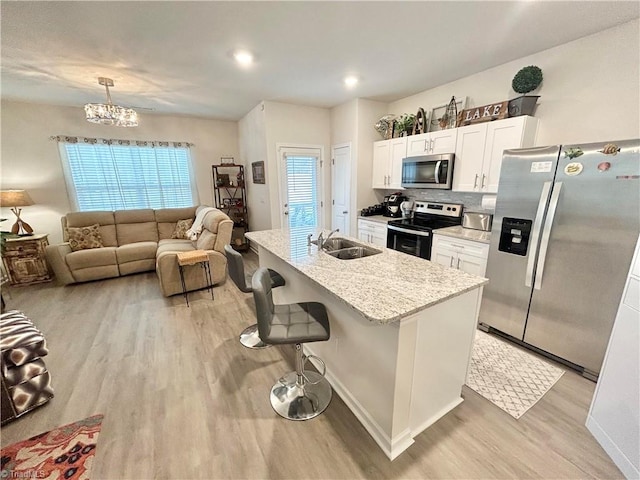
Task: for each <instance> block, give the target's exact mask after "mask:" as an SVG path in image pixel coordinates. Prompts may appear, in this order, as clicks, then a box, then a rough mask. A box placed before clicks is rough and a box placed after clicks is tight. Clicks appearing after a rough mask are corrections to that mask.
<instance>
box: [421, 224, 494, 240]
mask: <svg viewBox="0 0 640 480" xmlns="http://www.w3.org/2000/svg"><path fill="white" fill-rule="evenodd" d="M433 233H434V234H435V233H437V234H438V235H446V236H447V237H455V238H462V239H463V240H471V241H473V242H480V243H491V232H482V231H480V230H472V229H470V228H462V227H461V226H460V225H456V226H455V227H447V228H438V229H437V230H434V231H433Z"/></svg>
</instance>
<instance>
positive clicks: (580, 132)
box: [389, 20, 640, 145]
mask: <svg viewBox="0 0 640 480" xmlns="http://www.w3.org/2000/svg"><path fill="white" fill-rule="evenodd" d="M639 31H640V20H635V21H632V22H629V23H626V24H623V25H620V26H618V27H615V28H611V29H608V30H604V31H602V32H599V33H597V34H594V35H590V36H588V37H584V38H581V39H579V40H576V41H573V42H570V43H566V44H564V45H560V46H558V47H554V48H551V49H549V50H545V51H543V52H540V53H537V54H535V55H530V56H528V57H524V58H521V59H518V60H515V61H513V62H509V63H506V64H504V65H500V66H498V67H495V68H492V69H490V70H486V71H484V72H480V73H478V74H475V75H472V76H470V77H465V78H462V79H460V80H456V81H454V82H451V83H448V84H446V85H441V86H439V87H437V88H433V89H431V90H427V91H424V92H422V93H419V94H417V95H413V96H411V97H407V98H403V99H401V100H398V101H396V102H393V103H391V104H390V105H389V112H391V113H395V114H401V113H405V112H407V113H415V112H416V111H417V110H418V108H419V107H423V108H424V109H425V110H426V111H428V110H429V109H430V108H433V107H434V106H436V105H439V104H442V103H446V102H448V101H449V100H450V99H451V95H456V96H464V95H466V96H468V97H469V98H468V100H469V102H468V107H471V106H481V105H486V104H489V103H492V102H498V101H502V100H507V99H509V98H514V97H516V96H517V95H518V94H516V93H515V92H513V91H512V90H511V80H512V79H513V76H514V75H515V74H516V72H518V70H520V69H521V68H522V67H525V66H527V65H537V66H539V67H540V68H541V69H542V73H543V75H544V80H543V83H542V86H541V87H540V88H539V90H538V93H536V94H538V95H540V96H541V97H540V98H539V99H538V107H537V110H536V112H535V116H536V117H537V118H539V119H540V128H539V131H538V138H537V142H536V143H537V144H538V145H551V144H556V143H584V142H597V141H607V140H622V139H629V138H637V137H638V136H640V111H639V108H640V83H639V81H638V79H639V78H640V71H639V68H640V65H639V59H640V34H639Z"/></svg>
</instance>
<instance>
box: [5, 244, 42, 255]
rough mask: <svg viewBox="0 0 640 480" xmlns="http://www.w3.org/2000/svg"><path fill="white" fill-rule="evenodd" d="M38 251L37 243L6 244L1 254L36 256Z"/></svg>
mask: <svg viewBox="0 0 640 480" xmlns="http://www.w3.org/2000/svg"><path fill="white" fill-rule="evenodd" d="M39 253H40V249H39V248H38V246H37V245H7V246H5V248H4V250H3V251H2V255H4V256H5V257H12V256H20V257H22V256H30V257H32V256H34V255H35V256H37V255H39Z"/></svg>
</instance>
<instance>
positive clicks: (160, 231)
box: [46, 206, 233, 297]
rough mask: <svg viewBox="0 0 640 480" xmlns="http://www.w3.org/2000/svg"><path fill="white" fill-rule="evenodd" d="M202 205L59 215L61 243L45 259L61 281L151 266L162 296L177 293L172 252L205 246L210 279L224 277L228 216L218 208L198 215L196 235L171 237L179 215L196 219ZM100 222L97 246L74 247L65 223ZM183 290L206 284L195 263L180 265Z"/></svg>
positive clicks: (177, 276)
mask: <svg viewBox="0 0 640 480" xmlns="http://www.w3.org/2000/svg"><path fill="white" fill-rule="evenodd" d="M202 208H208V207H205V206H199V207H188V208H165V209H158V210H152V209H142V210H120V211H115V212H73V213H68V214H67V215H65V216H64V217H62V231H63V238H64V240H65V243H62V244H59V245H49V246H48V247H47V249H46V255H47V260H48V261H49V265H50V266H51V268H52V270H53V272H54V273H55V275H56V277H57V278H58V280H59V281H60V282H62V283H63V284H65V285H68V284H71V283H77V282H87V281H90V280H99V279H103V278H110V277H118V276H121V275H129V274H132V273H138V272H148V271H152V270H154V269H155V270H156V273H157V274H158V279H159V280H160V288H161V290H162V293H163V294H164V295H165V296H167V297H168V296H170V295H175V294H176V293H182V284H181V282H180V271H179V269H178V261H177V257H176V255H177V253H178V252H185V251H190V250H206V251H207V254H208V256H209V265H210V269H211V279H212V282H213V283H214V284H216V283H220V282H222V281H223V280H224V279H225V278H226V269H227V257H226V256H225V254H224V245H226V244H228V243H229V242H230V241H231V232H232V229H233V221H232V220H231V219H230V218H229V217H228V216H227V215H226V214H225V213H223V212H221V211H220V210H217V209H213V210H211V211H209V212H208V213H207V214H206V216H205V217H204V220H203V229H202V233H200V235H199V236H198V239H197V240H194V241H192V240H186V239H178V238H171V236H172V234H173V233H174V230H175V227H176V223H177V222H178V221H179V220H185V219H189V218H195V216H196V214H197V213H198V212H199V211H200V209H202ZM95 224H98V225H99V228H98V230H99V234H100V237H101V240H102V245H103V246H101V247H99V248H88V249H83V250H76V251H73V250H72V249H71V246H70V244H69V242H68V240H69V236H68V231H67V227H76V228H77V227H88V226H91V225H95ZM184 277H185V284H186V290H187V291H192V290H199V289H201V288H204V287H206V280H205V276H204V273H203V269H202V268H201V267H200V265H193V266H188V267H185V269H184Z"/></svg>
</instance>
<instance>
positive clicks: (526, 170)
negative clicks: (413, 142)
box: [479, 140, 640, 380]
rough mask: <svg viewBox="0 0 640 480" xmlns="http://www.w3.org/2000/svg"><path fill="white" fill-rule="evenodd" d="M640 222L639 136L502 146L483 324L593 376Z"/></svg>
mask: <svg viewBox="0 0 640 480" xmlns="http://www.w3.org/2000/svg"><path fill="white" fill-rule="evenodd" d="M639 231H640V140H629V141H621V142H603V143H592V144H584V145H556V146H551V147H535V148H523V149H515V150H505V152H504V156H503V162H502V169H501V172H500V184H499V187H498V194H497V199H496V209H495V215H494V221H493V228H492V232H491V246H490V250H489V259H488V264H487V273H486V276H487V277H488V278H489V284H488V285H487V286H485V287H484V294H483V299H482V306H481V309H480V317H479V320H480V327H481V328H484V329H485V330H487V329H489V327H490V328H492V329H495V330H498V331H500V332H502V333H505V334H507V335H509V336H511V337H513V338H514V339H516V340H518V341H520V342H523V343H524V344H526V345H528V346H532V347H535V348H536V349H539V350H541V351H543V352H546V353H548V354H551V355H552V356H555V357H557V358H559V359H563V360H565V361H566V362H569V363H570V364H571V366H572V367H574V368H576V369H578V370H579V371H582V373H583V374H584V375H585V376H586V377H589V378H592V379H594V380H595V379H596V378H597V375H598V373H599V371H600V368H601V365H602V361H603V359H604V354H605V350H606V347H607V342H608V339H609V336H610V334H611V329H612V327H613V322H614V319H615V316H616V311H617V308H618V304H619V302H620V298H621V296H622V290H623V287H624V283H625V276H626V273H627V271H628V269H629V265H630V263H631V258H632V256H633V251H634V246H635V243H636V240H637V239H638V232H639Z"/></svg>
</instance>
